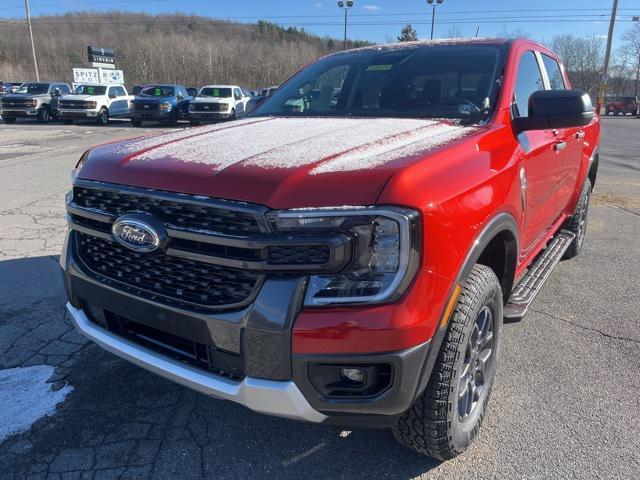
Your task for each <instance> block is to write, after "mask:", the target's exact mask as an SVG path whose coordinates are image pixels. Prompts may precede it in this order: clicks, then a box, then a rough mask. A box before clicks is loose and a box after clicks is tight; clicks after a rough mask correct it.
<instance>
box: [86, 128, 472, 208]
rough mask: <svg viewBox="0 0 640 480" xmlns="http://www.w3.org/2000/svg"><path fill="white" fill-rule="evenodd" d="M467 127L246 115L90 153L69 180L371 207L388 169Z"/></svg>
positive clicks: (292, 203)
mask: <svg viewBox="0 0 640 480" xmlns="http://www.w3.org/2000/svg"><path fill="white" fill-rule="evenodd" d="M475 130H476V128H474V127H463V126H458V125H455V124H453V123H450V122H447V121H439V120H414V119H394V118H389V119H375V118H273V117H258V118H246V119H243V120H239V121H235V122H231V123H225V124H217V125H213V126H207V127H199V128H191V129H186V130H181V131H177V132H171V133H168V134H162V135H155V136H150V137H139V138H134V139H130V140H126V141H121V142H115V143H109V144H105V145H101V146H98V147H96V148H94V149H92V150H91V151H90V152H89V153H88V154H87V155H86V156H85V158H84V164H83V167H82V169H81V170H80V173H79V178H81V179H86V180H96V181H102V182H108V183H116V184H124V185H131V186H138V187H144V188H152V189H159V190H166V191H173V192H181V193H190V194H195V195H206V196H211V197H217V198H225V199H229V200H240V201H246V202H251V203H259V204H263V205H267V206H269V207H271V208H298V207H320V206H325V207H326V206H342V205H371V204H373V203H375V201H376V199H377V198H378V196H379V195H380V193H381V192H382V189H383V188H384V186H385V184H386V183H387V181H388V179H389V177H390V176H391V175H393V173H394V172H395V171H397V170H398V169H400V168H402V167H403V166H406V165H407V164H409V163H412V162H415V161H418V160H420V159H422V158H424V156H425V153H427V152H431V151H433V150H435V149H438V148H440V147H442V146H444V145H445V144H447V143H449V142H452V141H454V140H459V139H461V138H463V137H465V136H468V135H470V134H472V133H473V132H474V131H475Z"/></svg>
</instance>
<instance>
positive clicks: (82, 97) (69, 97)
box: [60, 93, 107, 101]
mask: <svg viewBox="0 0 640 480" xmlns="http://www.w3.org/2000/svg"><path fill="white" fill-rule="evenodd" d="M106 96H107V95H106V94H105V95H75V94H73V93H69V94H67V95H63V96H62V97H60V100H83V101H85V100H95V101H98V100H101V99H103V98H104V97H106Z"/></svg>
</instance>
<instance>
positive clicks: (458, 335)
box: [392, 265, 502, 460]
mask: <svg viewBox="0 0 640 480" xmlns="http://www.w3.org/2000/svg"><path fill="white" fill-rule="evenodd" d="M501 329H502V289H501V287H500V283H499V281H498V278H497V277H496V275H495V273H494V272H493V270H491V269H490V268H489V267H486V266H484V265H475V266H474V267H473V269H472V270H471V273H470V274H469V276H468V277H467V278H466V280H465V282H464V285H463V287H462V291H461V292H460V296H459V297H458V301H457V304H456V308H455V310H454V312H453V315H452V316H451V320H450V321H449V325H448V327H447V332H446V334H445V337H444V340H443V342H442V346H441V347H440V351H439V353H438V358H437V359H436V363H435V365H434V367H433V370H432V372H431V378H430V379H429V383H428V384H427V387H426V389H425V391H424V392H423V393H422V395H420V396H419V397H418V398H417V399H416V400H415V402H414V403H413V405H412V406H411V407H410V408H409V410H407V411H406V412H405V413H404V414H402V416H401V417H400V419H399V420H398V423H397V424H396V425H395V426H394V427H393V428H392V431H393V434H394V436H395V438H396V439H397V440H398V441H399V442H400V443H402V444H403V445H405V446H407V447H409V448H411V449H413V450H415V451H417V452H419V453H422V454H424V455H428V456H430V457H434V458H437V459H440V460H449V459H451V458H453V457H455V456H457V455H459V454H460V453H462V452H464V451H465V450H466V449H467V447H468V446H469V445H470V444H471V441H472V440H473V439H474V437H475V436H476V435H477V433H478V430H479V429H480V425H481V424H482V419H483V417H484V414H485V408H486V405H487V401H488V400H489V394H490V393H491V387H492V385H493V381H494V378H495V373H496V368H497V365H498V363H497V360H498V355H499V352H500V340H501Z"/></svg>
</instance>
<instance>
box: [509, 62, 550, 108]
mask: <svg viewBox="0 0 640 480" xmlns="http://www.w3.org/2000/svg"><path fill="white" fill-rule="evenodd" d="M538 90H544V83H542V75H541V74H540V68H539V67H538V61H537V60H536V57H535V55H534V54H533V52H532V51H528V52H525V53H524V55H522V57H520V65H518V76H517V78H516V85H515V89H514V96H515V104H514V105H515V106H514V111H513V114H514V115H515V116H516V117H526V116H527V115H529V97H530V96H531V94H532V93H533V92H537V91H538Z"/></svg>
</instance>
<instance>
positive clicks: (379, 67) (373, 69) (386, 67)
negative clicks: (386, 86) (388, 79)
mask: <svg viewBox="0 0 640 480" xmlns="http://www.w3.org/2000/svg"><path fill="white" fill-rule="evenodd" d="M392 68H393V64H387V65H369V66H368V67H367V72H387V71H389V70H391V69H392Z"/></svg>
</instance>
